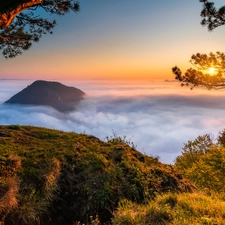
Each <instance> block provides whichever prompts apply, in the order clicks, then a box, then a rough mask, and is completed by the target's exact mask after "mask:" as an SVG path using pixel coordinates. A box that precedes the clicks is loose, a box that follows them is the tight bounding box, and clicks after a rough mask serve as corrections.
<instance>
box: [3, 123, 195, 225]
mask: <svg viewBox="0 0 225 225" xmlns="http://www.w3.org/2000/svg"><path fill="white" fill-rule="evenodd" d="M15 153H16V154H17V157H19V158H20V159H21V166H20V168H19V169H18V170H16V173H15V177H16V178H17V179H18V182H19V184H20V185H19V188H18V194H17V195H16V201H17V205H16V207H14V208H10V209H9V210H8V211H7V213H4V212H2V215H1V216H2V217H1V218H2V220H4V221H5V223H6V224H7V225H11V224H13V222H14V223H16V224H18V225H20V224H29V225H32V224H37V223H38V224H49V225H51V224H54V225H67V224H68V225H69V224H72V223H73V222H74V223H75V222H76V221H80V223H86V224H88V223H91V218H90V216H95V215H98V220H99V221H100V222H101V223H109V221H110V219H111V218H112V217H113V215H114V212H115V210H116V208H117V206H118V202H119V201H120V200H121V199H127V200H129V201H132V202H137V203H140V204H141V203H147V202H148V201H149V199H153V198H155V196H156V195H157V193H167V192H190V191H194V190H195V187H194V186H193V185H192V184H191V183H190V182H189V181H188V180H187V179H185V178H183V177H182V176H181V175H180V174H179V173H178V172H176V171H175V170H174V168H173V167H172V166H169V165H165V164H162V163H160V162H159V161H158V159H156V158H152V157H148V156H146V155H143V154H142V153H140V152H138V151H137V150H135V149H134V148H131V147H130V146H129V145H127V143H125V142H124V138H117V139H116V140H115V139H114V141H112V140H111V139H109V140H108V141H107V142H103V141H100V140H99V139H98V138H96V137H94V136H92V135H86V134H76V133H73V132H70V133H67V132H62V131H57V130H50V129H45V128H37V127H30V126H18V125H10V126H0V156H1V157H2V158H3V159H7V158H8V157H9V156H10V155H14V154H15ZM0 203H1V199H0ZM92 220H95V222H96V223H97V220H96V218H95V219H92Z"/></svg>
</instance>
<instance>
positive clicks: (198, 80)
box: [172, 52, 225, 90]
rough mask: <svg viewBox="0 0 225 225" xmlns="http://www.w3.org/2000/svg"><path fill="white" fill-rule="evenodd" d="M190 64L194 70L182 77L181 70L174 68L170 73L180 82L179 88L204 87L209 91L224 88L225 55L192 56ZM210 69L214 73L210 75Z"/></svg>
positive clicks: (190, 69)
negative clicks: (213, 70) (212, 69)
mask: <svg viewBox="0 0 225 225" xmlns="http://www.w3.org/2000/svg"><path fill="white" fill-rule="evenodd" d="M190 62H191V64H192V65H194V67H195V69H193V68H189V69H188V70H187V71H186V72H185V74H184V75H183V74H182V72H181V70H180V69H179V68H178V67H177V66H175V67H173V68H172V72H173V73H174V75H175V79H176V80H178V81H179V82H181V86H190V87H191V89H193V88H194V87H205V88H207V89H209V90H211V89H222V88H225V54H224V53H222V52H216V53H209V55H207V54H200V53H197V54H195V55H192V57H191V60H190ZM210 68H214V69H215V72H214V73H213V74H210V71H209V70H210Z"/></svg>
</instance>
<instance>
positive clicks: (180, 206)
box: [113, 193, 225, 225]
mask: <svg viewBox="0 0 225 225" xmlns="http://www.w3.org/2000/svg"><path fill="white" fill-rule="evenodd" d="M224 212H225V204H224V202H222V201H221V200H219V199H217V198H212V197H209V196H205V195H203V194H201V193H189V194H187V193H185V194H171V193H168V194H164V195H161V196H157V198H156V199H155V200H154V201H150V202H149V203H148V204H145V205H143V204H137V203H133V202H130V201H127V200H123V201H121V202H120V204H119V207H118V210H117V211H116V214H115V217H114V218H113V225H140V224H142V225H152V224H155V225H167V224H173V225H180V224H182V225H193V224H202V225H203V224H207V225H213V224H218V225H224V224H225V222H224V221H225V220H224V219H225V213H224Z"/></svg>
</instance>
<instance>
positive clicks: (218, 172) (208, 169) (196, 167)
mask: <svg viewBox="0 0 225 225" xmlns="http://www.w3.org/2000/svg"><path fill="white" fill-rule="evenodd" d="M219 134H220V135H219V137H218V140H217V143H213V142H212V140H211V138H210V137H209V135H204V136H200V137H198V138H197V139H196V140H194V141H189V142H188V143H187V144H185V146H184V148H183V152H182V155H181V156H178V157H177V158H176V160H175V168H176V169H177V170H179V171H180V172H181V173H183V174H184V175H185V176H186V177H188V178H189V179H190V180H191V181H193V182H194V184H195V185H196V186H197V187H199V188H201V189H202V190H205V191H206V193H209V194H212V193H219V194H220V196H221V197H223V198H224V196H225V192H224V185H225V181H224V176H225V148H224V146H223V145H224V142H223V140H224V137H223V136H224V131H222V132H220V133H219Z"/></svg>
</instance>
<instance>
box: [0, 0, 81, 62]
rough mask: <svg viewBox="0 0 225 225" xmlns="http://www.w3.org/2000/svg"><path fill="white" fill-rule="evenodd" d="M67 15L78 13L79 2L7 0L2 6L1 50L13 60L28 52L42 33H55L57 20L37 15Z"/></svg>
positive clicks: (0, 13)
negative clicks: (43, 13)
mask: <svg viewBox="0 0 225 225" xmlns="http://www.w3.org/2000/svg"><path fill="white" fill-rule="evenodd" d="M38 9H42V10H44V11H45V12H46V13H48V14H51V15H52V14H56V15H65V14H66V13H68V12H69V11H74V12H77V11H79V3H78V2H77V1H76V0H4V1H1V5H0V50H2V53H3V55H4V57H5V58H12V57H15V56H17V55H19V54H22V52H23V51H25V50H28V49H29V48H30V47H31V45H32V43H33V42H38V41H39V40H40V38H41V37H42V35H43V34H47V33H50V34H52V29H53V28H54V26H55V25H56V21H55V20H52V21H49V19H46V18H43V17H42V16H40V15H39V14H38V12H39V10H38Z"/></svg>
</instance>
